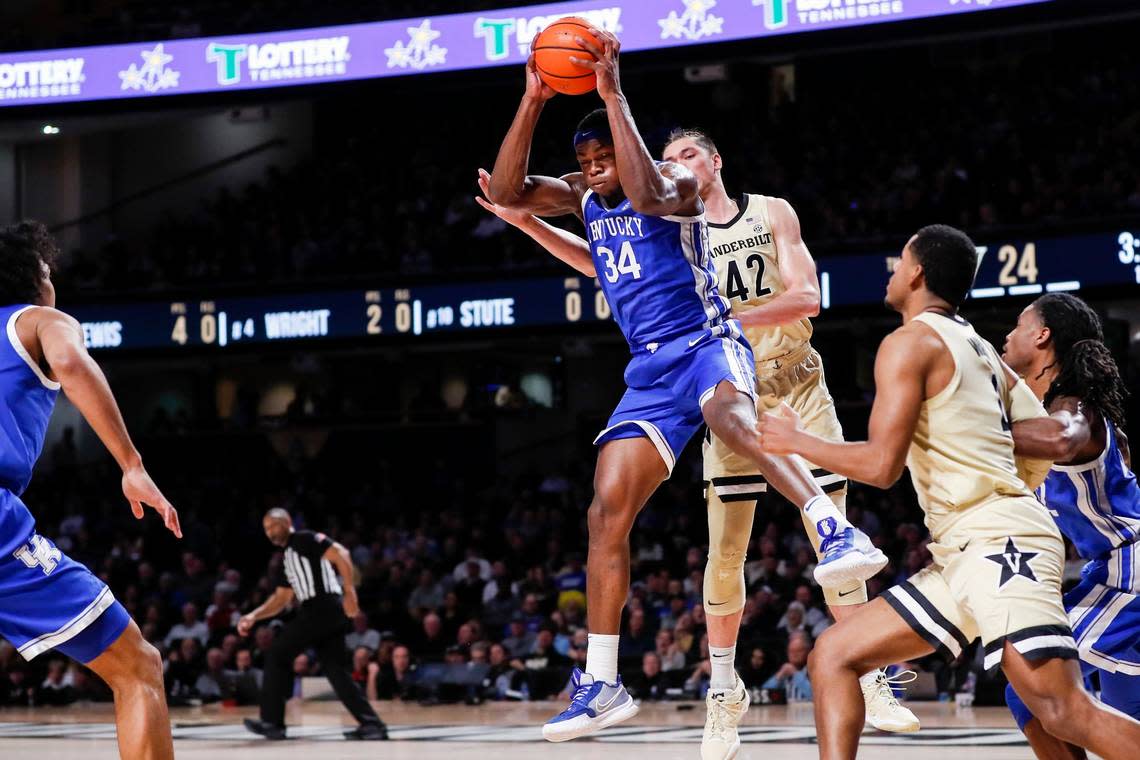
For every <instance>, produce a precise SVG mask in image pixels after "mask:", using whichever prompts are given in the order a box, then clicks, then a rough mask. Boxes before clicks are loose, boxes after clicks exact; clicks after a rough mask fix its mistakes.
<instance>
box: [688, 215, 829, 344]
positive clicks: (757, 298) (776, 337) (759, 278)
mask: <svg viewBox="0 0 1140 760" xmlns="http://www.w3.org/2000/svg"><path fill="white" fill-rule="evenodd" d="M769 200H770V199H769V198H768V197H767V196H764V195H748V194H746V195H743V196H742V197H740V198H738V199H737V203H738V204H739V206H740V211H739V213H737V215H736V216H735V217H734V218H733V219H731V220H730V221H728V222H726V223H725V224H713V223H712V222H709V225H708V227H709V247H710V248H711V249H712V257H713V264H714V265H715V266H716V274H717V279H718V280H719V281H720V292H721V294H723V295H724V296H725V298H727V299H728V300H729V303H731V304H732V308H733V309H750V308H753V307H755V306H760V305H762V304H765V303H767V302H768V301H770V300H772V299H773V298H775V297H776V296H778V295H779V294H781V293H783V292H784V290H785V287H784V283H783V281H782V280H781V279H780V258H779V257H780V252H779V251H778V250H777V248H776V239H775V236H774V235H773V233H772V221H771V217H770V216H769V213H768V203H769ZM811 331H812V328H811V322H810V321H808V320H807V319H800V320H797V321H795V322H792V323H789V324H786V325H769V326H764V327H749V328H745V330H744V335H745V337H746V338H748V342H749V343H751V344H752V352H753V353H754V354H755V356H756V362H757V363H758V364H759V363H762V362H765V361H767V360H770V359H776V358H779V357H781V356H785V355H787V354H790V353H791V352H793V351H795V350H796V349H798V348H800V347H801V346H803V345H804V344H806V343H807V342H808V341H809V340H810V339H811Z"/></svg>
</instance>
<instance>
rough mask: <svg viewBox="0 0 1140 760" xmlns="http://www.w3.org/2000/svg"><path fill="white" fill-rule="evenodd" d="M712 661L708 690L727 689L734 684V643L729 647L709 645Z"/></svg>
mask: <svg viewBox="0 0 1140 760" xmlns="http://www.w3.org/2000/svg"><path fill="white" fill-rule="evenodd" d="M709 660H710V661H711V662H712V680H710V681H709V690H710V691H729V690H730V689H732V688H733V687H734V686H736V644H733V645H732V646H730V647H709Z"/></svg>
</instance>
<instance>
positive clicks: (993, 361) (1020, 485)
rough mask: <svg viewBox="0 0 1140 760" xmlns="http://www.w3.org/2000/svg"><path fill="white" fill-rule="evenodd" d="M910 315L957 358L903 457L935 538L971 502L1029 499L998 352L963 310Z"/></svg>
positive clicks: (923, 412)
mask: <svg viewBox="0 0 1140 760" xmlns="http://www.w3.org/2000/svg"><path fill="white" fill-rule="evenodd" d="M915 320H917V321H919V322H922V323H923V324H924V325H926V326H927V327H929V328H930V329H932V330H934V332H936V333H937V334H938V336H939V337H940V338H941V339H942V342H943V343H944V344H945V345H946V350H947V351H948V352H949V353H950V356H951V357H952V358H953V360H954V375H953V377H952V378H951V380H950V382H949V384H948V385H947V386H946V387H945V388H944V389H943V390H942V391H941V392H940V393H938V394H937V395H936V396H933V397H931V398H929V399H927V400H926V401H924V402H923V404H922V410H921V412H920V413H919V417H918V425H917V427H916V428H915V431H914V437H913V439H912V441H911V445H910V451H909V452H908V454H907V460H906V464H907V467H908V468H909V469H910V476H911V479H912V480H913V482H914V490H915V492H916V493H917V495H918V503H919V504H920V505H921V507H922V511H923V512H924V513H926V525H927V527H928V528H929V529H930V534H931V536H932V537H933V538H934V539H935V540H936V541H937V540H939V537H940V536H942V535H943V534H944V533H945V532H946V531H948V530H950V528H952V527H953V525H954V524H955V523H956V522H957V521H958V520H959V518H961V517H962V516H963V515H964V514H966V513H968V512H971V511H972V510H974V509H975V508H978V507H983V506H984V505H986V504H987V503H989V502H992V501H995V500H999V499H1009V498H1011V497H1014V498H1017V497H1026V498H1032V491H1030V489H1029V487H1028V486H1026V484H1025V483H1024V482H1023V481H1022V479H1021V476H1020V475H1019V474H1018V467H1017V462H1016V461H1015V459H1014V454H1013V436H1012V434H1011V433H1010V408H1011V405H1012V402H1011V399H1010V390H1011V388H1010V387H1009V382H1008V380H1007V378H1006V373H1005V370H1004V367H1003V365H1002V363H1001V360H1000V359H999V358H998V355H997V351H995V350H994V347H993V346H992V345H990V344H989V343H988V342H987V341H986V340H984V339H983V338H982V337H980V336H979V335H978V334H977V332H975V331H974V328H973V327H972V326H971V325H970V323H969V322H967V321H965V320H964V319H961V318H960V317H947V316H944V315H941V314H935V313H933V312H924V313H922V314H920V315H918V316H917V317H915ZM879 392H880V393H889V392H890V389H889V388H880V389H879ZM974 522H975V521H974V520H973V519H971V520H970V523H971V525H973V524H974Z"/></svg>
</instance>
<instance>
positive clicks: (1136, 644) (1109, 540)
mask: <svg viewBox="0 0 1140 760" xmlns="http://www.w3.org/2000/svg"><path fill="white" fill-rule="evenodd" d="M1103 341H1104V339H1103V334H1102V332H1101V325H1100V319H1099V318H1098V317H1097V315H1096V312H1094V311H1093V310H1092V309H1091V308H1089V306H1088V305H1087V304H1086V303H1085V302H1084V301H1082V300H1080V299H1079V298H1076V297H1075V296H1071V295H1068V294H1063V293H1052V294H1049V295H1046V296H1042V297H1041V298H1039V299H1037V300H1036V301H1034V302H1033V303H1032V304H1031V305H1030V306H1028V307H1027V308H1026V309H1025V311H1023V312H1022V313H1021V316H1020V317H1019V318H1018V320H1017V327H1016V328H1014V330H1013V331H1012V332H1011V333H1010V334H1009V336H1008V337H1007V338H1006V343H1005V353H1004V357H1003V358H1004V359H1005V360H1006V362H1008V363H1009V365H1010V367H1011V368H1012V369H1013V370H1014V371H1015V372H1017V374H1019V375H1021V376H1022V377H1024V378H1025V381H1026V383H1027V384H1028V385H1029V387H1030V388H1031V389H1032V390H1033V391H1034V392H1035V393H1036V394H1037V397H1038V398H1040V399H1042V400H1043V401H1044V403H1045V406H1046V408H1047V409H1048V411H1049V412H1050V417H1047V418H1042V419H1040V420H1033V421H1029V422H1022V423H1019V425H1020V426H1022V427H1023V428H1024V429H1023V430H1019V437H1018V453H1024V454H1025V455H1027V456H1031V457H1040V458H1044V459H1050V460H1053V461H1055V462H1057V464H1055V465H1054V466H1053V468H1052V469H1051V470H1050V471H1049V474H1048V476H1047V477H1046V479H1045V482H1044V484H1043V485H1042V486H1041V489H1040V491H1039V492H1038V493H1039V495H1040V496H1041V498H1042V500H1043V501H1044V503H1045V506H1046V507H1047V508H1048V509H1049V511H1050V512H1051V513H1052V515H1053V517H1054V519H1055V520H1056V522H1057V526H1058V527H1059V528H1060V529H1061V532H1062V533H1064V534H1065V535H1066V536H1067V537H1068V538H1069V540H1070V541H1072V542H1073V545H1074V546H1076V548H1077V552H1078V553H1080V555H1081V557H1082V558H1084V559H1087V560H1089V562H1088V564H1087V565H1085V567H1084V569H1083V570H1082V571H1081V582H1080V584H1079V585H1078V586H1077V587H1076V588H1074V589H1073V590H1072V591H1070V592H1069V593H1068V594H1066V595H1065V609H1066V610H1068V612H1069V620H1070V623H1071V625H1072V629H1073V637H1074V638H1075V639H1076V641H1077V647H1078V649H1079V652H1080V658H1081V667H1082V670H1084V672H1085V674H1086V676H1087V675H1088V674H1090V673H1092V671H1094V670H1096V671H1099V678H1100V696H1101V699H1102V700H1103V701H1104V702H1105V703H1106V704H1108V705H1109V706H1111V707H1114V708H1116V709H1117V710H1120V711H1121V712H1123V713H1125V714H1127V715H1130V716H1132V717H1134V718H1138V719H1140V578H1138V577H1137V576H1138V575H1140V560H1138V559H1137V554H1138V551H1140V547H1138V546H1137V545H1136V538H1137V536H1138V535H1140V488H1138V487H1137V485H1136V476H1135V475H1133V474H1132V471H1131V469H1130V468H1129V453H1128V442H1127V439H1126V438H1125V436H1124V431H1123V430H1122V429H1121V426H1122V425H1123V423H1124V397H1125V395H1126V394H1127V390H1126V388H1125V385H1124V382H1123V381H1122V380H1121V378H1120V372H1119V370H1118V369H1117V367H1116V363H1115V362H1114V361H1113V359H1112V354H1111V353H1109V350H1108V348H1106V347H1105V345H1104V342H1103ZM1030 432H1032V433H1033V436H1032V438H1029V437H1027V435H1028V434H1029V433H1030ZM1006 701H1007V702H1008V704H1009V706H1010V709H1011V710H1012V711H1013V713H1014V716H1015V717H1016V718H1017V721H1018V725H1020V726H1021V728H1022V730H1024V731H1025V735H1026V736H1027V737H1028V738H1029V741H1030V744H1031V745H1032V746H1033V749H1034V751H1035V752H1036V753H1037V756H1038V757H1040V758H1062V757H1065V758H1067V757H1077V758H1079V757H1085V754H1084V750H1081V749H1079V748H1076V747H1073V746H1071V745H1066V744H1064V743H1063V742H1061V741H1060V740H1059V739H1056V738H1055V737H1053V736H1050V735H1049V734H1047V733H1046V732H1045V731H1044V729H1043V728H1042V727H1041V722H1040V721H1039V720H1037V719H1036V718H1034V717H1033V716H1032V715H1031V714H1030V713H1029V710H1028V709H1027V708H1026V707H1025V703H1024V702H1023V701H1022V700H1021V698H1020V697H1018V696H1017V694H1016V693H1015V692H1014V691H1013V690H1012V689H1009V690H1008V691H1007V693H1006Z"/></svg>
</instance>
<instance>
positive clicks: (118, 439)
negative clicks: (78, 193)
mask: <svg viewBox="0 0 1140 760" xmlns="http://www.w3.org/2000/svg"><path fill="white" fill-rule="evenodd" d="M56 253H57V250H56V246H55V243H54V242H53V241H52V240H51V238H50V236H49V235H48V233H47V230H46V229H45V228H44V226H43V225H42V224H39V223H36V222H23V223H21V224H17V225H14V226H11V227H8V228H6V229H3V230H0V325H2V326H3V329H4V331H5V333H4V335H3V336H2V337H0V636H3V637H4V638H5V639H7V640H8V641H9V642H11V643H12V645H13V646H15V647H16V648H17V650H18V651H19V652H20V654H21V655H23V656H24V658H25V659H28V660H30V659H32V658H33V657H35V656H37V655H39V654H41V653H43V652H45V651H47V650H49V649H55V650H58V651H60V652H63V653H64V654H66V655H68V656H69V657H72V658H74V659H76V660H78V661H79V662H82V663H84V664H85V665H87V667H89V668H91V670H93V671H94V672H95V673H97V674H98V675H99V676H100V677H101V678H102V679H103V680H104V681H106V682H107V684H108V685H109V686H110V687H111V690H112V692H113V693H114V696H115V720H116V725H117V728H118V736H119V752H120V754H121V756H122V757H124V758H132V760H134V759H135V758H145V759H146V760H166V759H167V758H173V757H174V747H173V744H172V742H171V737H170V719H169V717H168V716H167V710H166V698H165V694H164V691H163V681H162V660H161V658H160V657H159V655H158V652H157V650H155V649H154V647H152V646H151V645H150V644H148V643H147V642H146V641H145V640H144V639H143V637H142V634H141V633H140V632H139V628H138V626H137V625H135V623H134V621H132V620H131V618H130V616H129V615H128V614H127V611H126V610H125V609H123V607H122V605H120V604H119V603H118V602H117V601H115V597H114V596H112V595H111V591H110V589H108V588H107V586H106V584H104V583H103V582H102V581H101V580H99V579H98V578H97V577H95V575H94V574H92V573H91V571H90V570H88V569H87V568H86V567H84V566H83V565H80V564H79V563H77V562H75V561H74V560H72V559H70V558H69V557H67V555H65V554H63V553H62V552H61V551H60V550H59V549H57V548H56V547H55V545H54V544H53V543H52V542H51V540H50V539H48V538H46V537H44V536H42V535H40V534H39V533H37V532H36V524H35V520H34V519H33V518H32V514H31V512H29V511H28V508H27V507H26V506H25V505H24V503H23V502H22V501H21V500H20V494H21V493H23V491H24V489H25V488H26V487H27V485H28V482H29V481H30V480H31V478H32V468H33V467H34V466H35V463H36V459H38V458H39V455H40V451H41V449H42V448H43V443H44V434H45V432H46V431H47V425H48V419H49V418H50V417H51V413H52V408H53V407H54V406H55V401H56V398H57V397H58V396H59V391H60V390H63V392H64V393H66V394H67V397H68V398H69V399H70V400H71V402H72V403H73V404H75V406H76V408H78V409H79V411H80V413H82V414H83V416H84V418H85V419H86V420H87V422H88V423H90V425H91V427H92V428H93V429H94V430H95V433H96V434H97V435H98V436H99V438H100V440H102V441H103V443H104V444H105V445H106V446H107V449H108V450H109V451H110V452H111V454H112V456H114V458H115V461H116V462H118V464H119V466H120V467H121V468H122V470H123V480H122V487H123V495H124V496H125V497H126V499H127V501H129V502H130V504H131V509H132V511H133V512H134V515H135V517H138V518H141V517H142V516H143V505H144V504H146V505H148V506H152V507H154V508H155V509H156V510H157V511H158V513H159V514H160V515H161V516H162V518H163V521H164V522H165V524H166V527H167V528H169V529H170V530H171V531H172V532H174V534H175V535H177V536H179V537H181V535H182V533H181V529H180V528H179V525H178V513H177V512H175V510H174V507H172V506H171V505H170V502H168V501H167V500H166V498H165V497H164V496H163V495H162V493H161V492H160V491H159V490H158V487H157V486H155V484H154V482H153V481H152V480H151V479H150V476H149V475H148V474H147V472H146V470H145V469H143V465H142V459H141V458H140V457H139V452H138V451H137V450H136V449H135V447H134V445H133V444H132V443H131V439H130V436H129V435H128V434H127V429H126V427H125V426H124V424H123V418H122V416H121V415H120V414H119V408H118V406H117V405H116V403H115V399H114V397H113V396H112V395H111V389H110V388H109V387H108V385H107V380H106V378H104V377H103V373H102V372H101V371H100V369H99V366H98V365H97V364H95V362H94V361H93V360H92V359H91V357H90V356H89V355H88V353H87V349H86V348H85V346H84V343H83V331H82V329H81V328H80V326H79V323H78V322H76V321H75V320H74V319H72V318H71V317H69V316H67V315H66V314H64V313H63V312H59V311H56V310H55V308H54V307H55V289H54V288H53V287H52V283H51V265H52V262H53V260H54V259H55V256H56Z"/></svg>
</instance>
